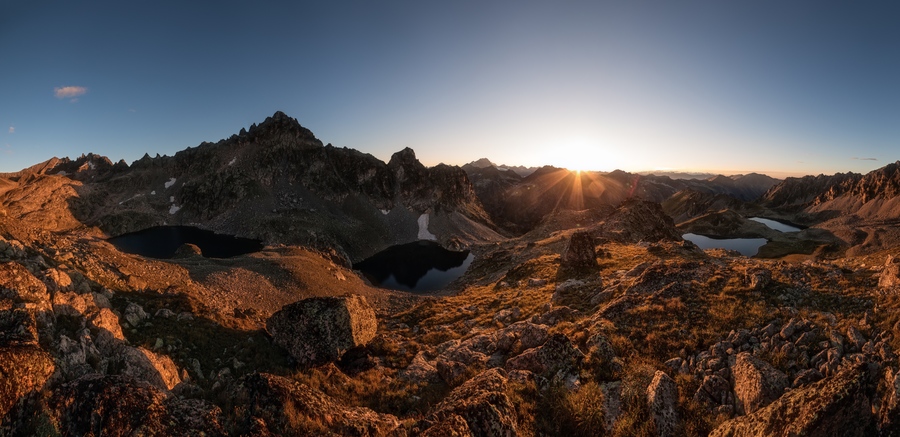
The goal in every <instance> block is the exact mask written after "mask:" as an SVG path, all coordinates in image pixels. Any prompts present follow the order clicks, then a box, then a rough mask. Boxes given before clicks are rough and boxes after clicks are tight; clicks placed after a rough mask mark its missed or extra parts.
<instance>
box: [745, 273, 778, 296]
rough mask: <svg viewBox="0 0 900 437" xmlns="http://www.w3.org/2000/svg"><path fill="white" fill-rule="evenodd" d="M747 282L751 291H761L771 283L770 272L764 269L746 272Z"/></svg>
mask: <svg viewBox="0 0 900 437" xmlns="http://www.w3.org/2000/svg"><path fill="white" fill-rule="evenodd" d="M747 282H748V283H749V284H750V289H751V290H757V291H759V290H762V289H764V288H766V287H767V286H768V285H769V283H770V282H772V272H770V271H769V270H768V269H764V268H755V269H751V270H749V271H747Z"/></svg>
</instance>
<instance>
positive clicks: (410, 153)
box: [388, 147, 424, 167]
mask: <svg viewBox="0 0 900 437" xmlns="http://www.w3.org/2000/svg"><path fill="white" fill-rule="evenodd" d="M410 165H412V166H417V167H424V166H423V165H422V163H420V162H419V160H418V159H417V158H416V152H415V150H413V149H411V148H409V147H404V148H403V150H401V151H399V152H396V153H394V154H393V155H391V160H390V161H388V167H398V166H400V167H406V166H410Z"/></svg>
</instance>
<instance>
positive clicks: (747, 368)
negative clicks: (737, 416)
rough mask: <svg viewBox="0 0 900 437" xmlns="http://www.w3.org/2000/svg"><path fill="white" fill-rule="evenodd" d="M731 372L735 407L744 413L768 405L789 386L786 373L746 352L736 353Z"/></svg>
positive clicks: (749, 412)
mask: <svg viewBox="0 0 900 437" xmlns="http://www.w3.org/2000/svg"><path fill="white" fill-rule="evenodd" d="M731 374H732V375H733V377H734V394H735V397H736V398H737V399H736V400H737V409H738V412H743V413H744V414H751V413H753V412H755V411H757V410H759V409H760V408H763V407H765V406H766V405H769V404H770V403H772V401H774V400H775V399H778V397H780V396H781V395H782V393H784V389H786V388H787V387H790V381H788V377H787V375H785V374H784V373H782V372H780V371H779V370H778V369H776V368H774V367H772V365H771V364H769V363H767V362H765V361H763V360H760V359H759V358H756V357H754V356H753V355H750V354H749V353H747V352H742V353H740V354H738V356H737V358H736V359H735V364H734V366H733V367H732V368H731Z"/></svg>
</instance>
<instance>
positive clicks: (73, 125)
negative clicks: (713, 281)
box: [0, 0, 900, 177]
mask: <svg viewBox="0 0 900 437" xmlns="http://www.w3.org/2000/svg"><path fill="white" fill-rule="evenodd" d="M898 22H900V4H898V3H897V2H895V1H878V0H875V1H868V2H849V1H847V2H832V1H822V0H815V1H803V0H797V1H793V0H792V1H783V0H778V1H769V0H761V1H742V2H737V1H691V0H685V1H677V2H670V1H665V2H663V1H656V2H652V1H642V0H636V1H625V0H622V1H585V2H567V1H553V2H550V1H545V2H530V1H521V0H520V1H492V0H480V1H468V0H461V1H452V2H431V1H424V2H423V1H380V2H374V1H370V0H369V1H355V2H353V1H329V2H311V1H310V2H306V1H271V0H270V1H265V0H263V1H255V2H236V1H227V0H225V1H215V2H213V1H209V2H203V1H183V0H182V1H176V2H169V1H139V0H135V1H121V0H118V1H109V2H99V1H90V0H88V1H79V2H72V1H30V0H3V1H2V2H0V59H3V62H2V66H0V172H4V171H17V170H20V169H22V168H25V167H28V166H31V165H34V164H36V163H39V162H42V161H44V160H47V159H49V158H50V157H53V156H58V157H64V156H69V157H72V158H75V157H77V156H79V155H81V154H83V153H89V152H93V153H98V154H101V155H106V156H108V157H109V158H110V159H112V160H113V161H118V160H119V159H125V160H126V161H127V162H129V163H130V162H132V161H134V160H136V159H139V158H140V157H141V156H143V155H144V153H149V154H150V155H151V156H153V155H155V154H157V153H158V154H161V155H173V154H175V153H176V152H177V151H179V150H183V149H185V148H187V147H193V146H196V145H198V144H200V143H201V142H203V141H211V142H215V141H218V140H219V139H222V138H227V137H229V136H231V135H232V134H235V133H237V132H238V131H240V129H241V128H245V127H249V126H250V125H251V124H253V123H260V122H262V121H263V120H264V119H265V118H266V117H268V116H271V115H272V114H273V113H274V112H275V111H279V110H280V111H283V112H285V113H286V114H288V115H290V116H292V117H294V118H296V119H298V121H299V122H300V124H302V125H303V126H304V127H306V128H308V129H310V130H311V131H312V132H313V133H314V134H315V135H316V136H317V137H318V138H319V139H320V140H322V141H323V142H324V143H332V144H334V145H335V146H340V147H350V148H354V149H358V150H361V151H363V152H366V153H371V154H372V155H374V156H376V157H378V158H380V159H382V160H385V161H387V160H388V159H390V156H391V154H392V153H394V152H396V151H398V150H401V149H403V148H404V147H411V148H413V149H414V150H415V151H416V155H417V156H418V157H419V159H420V160H421V161H422V162H423V163H424V164H426V165H435V164H438V163H440V162H443V163H447V164H457V165H461V164H464V163H466V162H469V161H474V160H476V159H478V158H482V157H487V158H489V159H491V160H492V161H494V162H495V163H503V164H508V165H526V166H538V165H544V164H551V165H557V166H562V167H567V168H570V169H584V170H601V171H611V170H614V169H622V170H626V171H643V170H683V171H712V172H721V173H725V174H730V173H746V172H750V171H757V172H765V173H768V174H770V175H773V176H777V177H783V176H787V175H803V174H819V173H824V174H832V173H835V172H847V171H854V172H867V171H870V170H873V169H876V168H879V167H882V166H884V165H886V164H888V163H891V162H894V161H896V160H900V26H898V25H897V23H898Z"/></svg>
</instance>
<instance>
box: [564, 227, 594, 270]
mask: <svg viewBox="0 0 900 437" xmlns="http://www.w3.org/2000/svg"><path fill="white" fill-rule="evenodd" d="M594 246H595V244H594V237H592V236H591V234H590V232H587V231H577V232H575V233H573V234H572V236H571V237H569V244H568V246H566V251H565V252H563V255H562V259H561V260H560V264H559V268H560V271H563V272H566V273H589V272H592V271H595V270H596V269H597V252H596V251H595V250H594Z"/></svg>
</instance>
